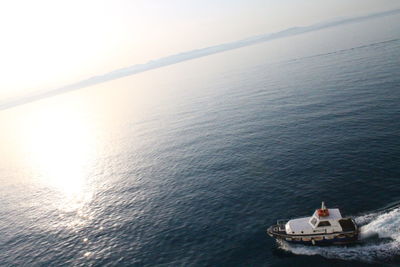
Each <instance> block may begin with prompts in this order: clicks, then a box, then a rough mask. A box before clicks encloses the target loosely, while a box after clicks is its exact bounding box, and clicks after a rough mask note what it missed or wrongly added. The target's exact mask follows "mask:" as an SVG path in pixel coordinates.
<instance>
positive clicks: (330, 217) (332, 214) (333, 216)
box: [313, 209, 342, 221]
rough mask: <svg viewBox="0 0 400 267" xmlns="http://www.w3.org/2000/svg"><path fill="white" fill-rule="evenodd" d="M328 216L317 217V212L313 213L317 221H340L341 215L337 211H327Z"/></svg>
mask: <svg viewBox="0 0 400 267" xmlns="http://www.w3.org/2000/svg"><path fill="white" fill-rule="evenodd" d="M328 211H329V215H328V216H323V217H322V216H318V214H317V210H316V211H315V212H314V215H313V216H315V217H317V218H318V219H319V220H321V221H322V220H340V219H342V214H340V211H339V209H328Z"/></svg>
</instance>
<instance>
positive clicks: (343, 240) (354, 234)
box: [267, 225, 358, 246]
mask: <svg viewBox="0 0 400 267" xmlns="http://www.w3.org/2000/svg"><path fill="white" fill-rule="evenodd" d="M267 233H268V235H270V236H271V237H273V238H275V239H277V240H283V241H286V242H288V243H291V244H300V245H309V246H330V245H349V244H354V243H357V242H358V231H351V232H340V233H331V234H313V235H290V234H286V232H284V231H280V230H279V227H278V225H273V226H271V227H270V228H268V230H267Z"/></svg>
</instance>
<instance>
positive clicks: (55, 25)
mask: <svg viewBox="0 0 400 267" xmlns="http://www.w3.org/2000/svg"><path fill="white" fill-rule="evenodd" d="M394 8H400V2H399V1H398V0H353V1H350V0H323V1H322V0H264V1H261V0H201V1H200V0H198V1H194V0H143V1H142V0H130V1H128V0H85V1H83V0H79V1H78V0H66V1H61V0H59V1H56V0H36V1H30V0H14V1H6V0H0V34H1V42H0V59H1V61H0V62H1V63H0V71H1V73H2V75H1V77H2V78H1V79H0V98H4V97H7V96H11V95H14V94H16V93H21V92H24V91H32V90H42V89H49V88H52V87H58V86H62V85H65V84H68V83H72V82H74V81H77V80H80V79H84V78H87V77H90V76H93V75H96V74H102V73H105V72H108V71H111V70H114V69H118V68H121V67H125V66H129V65H133V64H137V63H144V62H146V61H148V60H150V59H156V58H159V57H163V56H167V55H170V54H175V53H179V52H183V51H186V50H192V49H196V48H202V47H206V46H211V45H215V44H219V43H225V42H229V41H234V40H238V39H242V38H246V37H249V36H253V35H257V34H262V33H268V32H274V31H279V30H283V29H285V28H289V27H293V26H303V25H308V24H313V23H316V22H320V21H326V20H330V19H332V18H336V17H342V16H354V15H362V14H368V13H371V12H376V11H382V10H390V9H394Z"/></svg>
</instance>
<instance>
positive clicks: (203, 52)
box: [0, 9, 400, 110]
mask: <svg viewBox="0 0 400 267" xmlns="http://www.w3.org/2000/svg"><path fill="white" fill-rule="evenodd" d="M399 13H400V9H395V10H390V11H385V12H379V13H373V14H369V15H365V16H359V17H352V18H341V19H336V20H333V21H329V22H323V23H318V24H314V25H310V26H304V27H293V28H289V29H286V30H283V31H280V32H276V33H268V34H262V35H257V36H253V37H250V38H247V39H243V40H239V41H235V42H230V43H224V44H220V45H215V46H210V47H206V48H201V49H196V50H191V51H187V52H183V53H180V54H175V55H171V56H167V57H163V58H160V59H156V60H151V61H149V62H147V63H144V64H137V65H133V66H130V67H126V68H121V69H117V70H114V71H111V72H108V73H105V74H102V75H98V76H93V77H90V78H88V79H84V80H81V81H78V82H76V83H72V84H69V85H66V86H63V87H59V88H55V89H50V90H45V91H39V92H35V93H32V94H29V95H24V96H22V97H18V98H15V99H11V100H8V101H6V102H3V103H0V110H2V109H7V108H10V107H13V106H17V105H21V104H25V103H29V102H32V101H36V100H39V99H42V98H46V97H51V96H55V95H58V94H62V93H65V92H69V91H72V90H77V89H81V88H84V87H87V86H91V85H95V84H99V83H102V82H106V81H110V80H114V79H118V78H121V77H125V76H129V75H133V74H137V73H140V72H144V71H148V70H152V69H156V68H161V67H164V66H168V65H172V64H176V63H179V62H182V61H187V60H191V59H195V58H199V57H204V56H208V55H212V54H216V53H220V52H224V51H228V50H232V49H237V48H241V47H245V46H249V45H253V44H257V43H262V42H267V41H271V40H275V39H280V38H285V37H289V36H293V35H299V34H303V33H307V32H312V31H317V30H321V29H325V28H330V27H335V26H339V25H344V24H350V23H355V22H360V21H365V20H369V19H373V18H378V17H384V16H389V15H395V14H399Z"/></svg>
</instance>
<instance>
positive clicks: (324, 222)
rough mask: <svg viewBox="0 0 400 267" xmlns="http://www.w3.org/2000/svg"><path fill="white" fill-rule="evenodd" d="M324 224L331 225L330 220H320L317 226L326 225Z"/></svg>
mask: <svg viewBox="0 0 400 267" xmlns="http://www.w3.org/2000/svg"><path fill="white" fill-rule="evenodd" d="M324 226H331V224H330V222H328V221H322V222H319V224H318V226H317V227H324Z"/></svg>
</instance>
